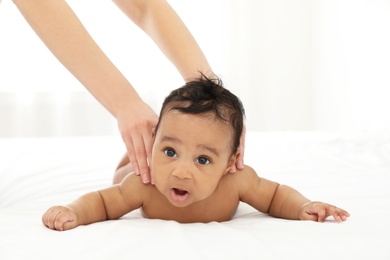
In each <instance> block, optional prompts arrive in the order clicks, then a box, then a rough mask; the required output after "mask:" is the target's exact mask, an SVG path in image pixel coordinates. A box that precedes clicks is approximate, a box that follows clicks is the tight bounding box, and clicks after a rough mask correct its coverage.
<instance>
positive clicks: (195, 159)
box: [151, 110, 235, 207]
mask: <svg viewBox="0 0 390 260" xmlns="http://www.w3.org/2000/svg"><path fill="white" fill-rule="evenodd" d="M231 139H232V131H231V129H230V127H229V126H228V125H227V124H225V123H220V122H218V121H215V119H214V118H209V117H206V116H205V115H190V114H183V113H181V112H179V111H176V110H171V111H168V112H166V113H165V114H164V116H163V118H162V120H161V122H160V125H159V129H158V131H157V133H156V135H155V139H154V146H153V156H152V163H151V172H152V175H153V180H154V184H155V185H156V187H157V189H158V190H159V191H160V192H161V193H162V194H163V195H164V196H165V197H166V198H167V199H168V200H169V201H170V202H171V203H172V204H173V205H175V206H177V207H185V206H188V205H190V204H192V203H194V202H197V201H200V200H203V199H205V198H207V197H209V196H210V195H211V194H212V193H213V192H214V191H215V189H216V188H217V186H218V183H219V180H220V179H221V178H222V176H223V175H224V174H226V173H227V172H228V171H229V166H231V165H232V164H233V163H235V161H234V156H231V145H230V141H231Z"/></svg>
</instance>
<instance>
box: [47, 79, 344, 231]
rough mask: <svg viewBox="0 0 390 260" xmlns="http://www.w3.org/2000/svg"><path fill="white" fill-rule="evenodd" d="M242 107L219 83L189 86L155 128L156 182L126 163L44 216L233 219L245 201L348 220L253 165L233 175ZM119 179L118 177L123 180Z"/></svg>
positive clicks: (170, 101)
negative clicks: (100, 184)
mask: <svg viewBox="0 0 390 260" xmlns="http://www.w3.org/2000/svg"><path fill="white" fill-rule="evenodd" d="M243 119H244V109H243V107H242V104H241V102H240V101H239V99H238V98H237V97H236V96H235V95H233V94H232V93H231V92H229V91H228V90H227V89H225V88H224V87H223V86H222V83H221V81H220V80H212V79H208V78H205V77H202V78H200V79H197V80H194V81H192V82H188V83H187V84H186V85H185V86H183V87H181V88H179V89H177V90H174V91H172V92H171V94H170V95H169V96H168V97H167V98H166V99H165V101H164V103H163V106H162V108H161V112H160V117H159V122H158V124H157V126H156V128H155V129H154V130H153V132H152V135H153V141H154V144H153V152H152V159H151V162H150V170H151V174H152V178H153V182H154V183H153V184H143V183H142V181H141V179H140V177H139V176H137V175H136V174H134V173H129V171H130V170H129V169H131V164H130V163H129V162H128V160H127V161H126V160H125V161H122V163H121V166H120V167H119V168H118V169H117V173H116V174H117V176H116V177H117V178H119V179H122V178H123V180H122V181H121V182H120V183H119V184H116V185H113V186H111V187H108V188H106V189H103V190H99V191H95V192H91V193H88V194H85V195H83V196H82V197H80V198H78V199H77V200H75V201H73V202H71V203H70V204H68V205H67V206H54V207H51V208H50V209H48V210H47V211H46V213H45V214H44V215H43V216H42V221H43V224H44V225H46V226H47V227H49V228H51V229H56V230H61V231H62V230H68V229H72V228H75V227H77V226H79V225H85V224H90V223H94V222H98V221H103V220H109V219H118V218H120V217H121V216H123V215H125V214H126V213H128V212H130V211H133V210H135V209H138V208H141V211H142V214H143V215H144V217H146V218H152V219H165V220H175V221H178V222H181V223H191V222H211V221H227V220H230V219H231V218H232V217H233V215H234V213H235V212H236V209H237V207H238V204H239V203H240V202H241V201H242V202H245V203H247V204H249V205H251V206H252V207H254V208H255V209H257V210H259V211H260V212H263V213H267V214H269V215H271V216H274V217H278V218H284V219H293V220H314V221H319V222H322V221H324V220H325V219H326V218H327V217H329V216H333V218H334V219H335V220H336V221H344V220H346V219H347V217H349V213H348V212H346V211H345V210H343V209H341V208H338V207H335V206H333V205H329V204H327V203H323V202H313V201H310V200H308V199H307V198H305V197H304V196H302V195H301V194H300V193H299V192H298V191H296V190H294V189H293V188H291V187H289V186H286V185H281V184H279V183H276V182H273V181H270V180H267V179H264V178H261V177H259V176H258V175H257V173H256V172H255V171H254V169H252V168H251V167H249V166H245V167H244V169H242V170H238V171H237V172H236V173H229V169H230V167H232V166H233V165H234V164H235V162H236V160H237V157H238V149H237V148H238V146H239V144H240V136H241V133H242V129H243ZM118 176H119V177H118Z"/></svg>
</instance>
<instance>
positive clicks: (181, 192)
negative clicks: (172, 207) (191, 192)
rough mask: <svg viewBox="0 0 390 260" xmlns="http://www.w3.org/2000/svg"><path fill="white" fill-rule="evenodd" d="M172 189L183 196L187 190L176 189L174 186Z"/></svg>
mask: <svg viewBox="0 0 390 260" xmlns="http://www.w3.org/2000/svg"><path fill="white" fill-rule="evenodd" d="M173 191H174V192H175V194H176V195H178V196H184V195H186V194H187V193H188V191H186V190H181V189H176V188H173Z"/></svg>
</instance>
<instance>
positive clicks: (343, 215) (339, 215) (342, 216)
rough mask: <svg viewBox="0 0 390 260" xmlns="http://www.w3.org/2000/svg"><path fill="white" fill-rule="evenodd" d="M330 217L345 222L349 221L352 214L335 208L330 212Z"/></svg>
mask: <svg viewBox="0 0 390 260" xmlns="http://www.w3.org/2000/svg"><path fill="white" fill-rule="evenodd" d="M329 214H330V215H332V217H333V218H334V219H335V220H336V221H339V222H340V221H345V220H347V218H348V217H349V216H350V214H349V213H348V212H347V211H345V210H343V209H340V208H337V207H334V208H333V209H332V210H331V211H330V212H329Z"/></svg>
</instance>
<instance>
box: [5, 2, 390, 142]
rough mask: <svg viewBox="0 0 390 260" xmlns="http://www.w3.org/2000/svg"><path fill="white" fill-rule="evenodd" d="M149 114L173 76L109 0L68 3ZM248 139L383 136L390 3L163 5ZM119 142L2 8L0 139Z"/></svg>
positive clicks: (389, 121)
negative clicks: (192, 42)
mask: <svg viewBox="0 0 390 260" xmlns="http://www.w3.org/2000/svg"><path fill="white" fill-rule="evenodd" d="M67 2H68V3H69V4H70V6H71V7H72V8H73V9H74V11H75V12H76V14H77V15H78V17H79V18H80V19H81V21H82V22H83V23H84V25H85V26H86V27H87V29H88V30H89V32H90V33H91V34H92V36H93V38H94V39H95V40H96V41H97V43H98V44H99V45H100V47H101V48H102V49H103V50H104V51H105V52H106V54H107V55H108V56H109V58H110V59H111V60H112V61H113V62H114V63H115V64H116V65H117V67H118V68H119V69H120V70H121V71H122V72H123V73H124V75H125V76H126V77H127V78H128V79H129V80H130V82H131V83H132V84H133V85H134V86H135V88H136V89H137V90H138V92H139V93H140V95H141V96H142V97H143V98H144V99H145V100H146V101H147V102H148V103H149V104H150V105H152V107H153V108H154V109H155V110H156V112H158V110H159V108H160V103H161V102H162V100H163V99H164V97H165V96H166V95H167V94H168V93H169V91H170V90H172V89H174V88H177V87H179V86H181V85H182V83H183V81H182V79H181V77H180V75H179V74H178V72H177V71H176V69H175V68H174V67H173V66H172V65H171V64H170V63H169V61H168V60H167V59H165V57H164V56H163V55H162V54H161V53H160V51H159V50H158V48H157V47H156V46H155V45H154V43H153V42H152V41H151V40H150V39H149V38H148V37H147V36H146V35H145V34H144V33H143V32H142V31H140V30H139V29H138V28H137V27H136V26H134V25H133V24H132V23H131V21H130V20H128V19H127V17H126V16H125V15H124V14H122V13H121V12H120V10H119V9H117V8H116V6H115V5H114V4H113V3H112V2H111V1H103V0H83V1H76V0H69V1H67ZM169 3H170V4H171V5H172V7H173V8H174V9H175V10H176V11H177V13H178V14H179V15H180V16H181V18H182V19H183V20H184V22H185V24H186V25H187V26H188V27H189V29H190V31H191V32H192V33H193V35H194V36H195V38H196V40H197V41H198V43H199V45H200V46H201V48H202V50H203V51H204V52H205V54H206V56H207V58H208V60H209V62H210V63H211V65H212V67H213V69H214V71H215V72H216V73H217V74H218V75H219V76H220V77H221V78H222V79H223V80H224V82H225V86H226V87H227V88H228V89H230V90H231V91H233V92H234V93H236V94H237V95H238V96H239V97H240V98H241V99H242V101H243V103H244V105H245V108H246V112H247V128H248V130H253V131H319V132H331V133H352V134H364V133H380V132H389V131H390V102H389V101H390V1H389V0H239V1H237V0H197V1H183V0H170V1H169ZM113 134H118V131H117V127H116V122H115V120H114V119H113V118H112V117H111V115H110V114H109V113H108V112H106V111H105V110H104V109H103V108H102V107H101V106H100V104H99V103H97V101H95V100H94V99H93V98H92V96H91V95H90V94H89V93H88V92H86V90H85V89H84V87H83V86H82V85H81V84H80V83H79V82H78V81H77V80H76V79H74V78H73V76H72V75H71V74H70V73H69V72H68V71H67V70H66V69H65V68H64V67H63V66H62V65H61V64H60V63H59V62H58V61H57V60H56V59H55V58H54V56H53V55H52V54H51V53H50V52H49V51H48V49H46V47H45V45H44V44H43V43H42V42H41V41H40V39H39V38H38V37H37V36H36V35H35V33H34V32H33V31H32V30H31V29H30V27H29V25H28V24H27V23H26V22H25V20H24V18H23V17H22V15H21V14H20V13H19V11H18V10H17V8H16V7H15V6H14V4H13V3H12V1H11V0H3V1H2V3H1V4H0V137H26V136H70V135H113Z"/></svg>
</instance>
